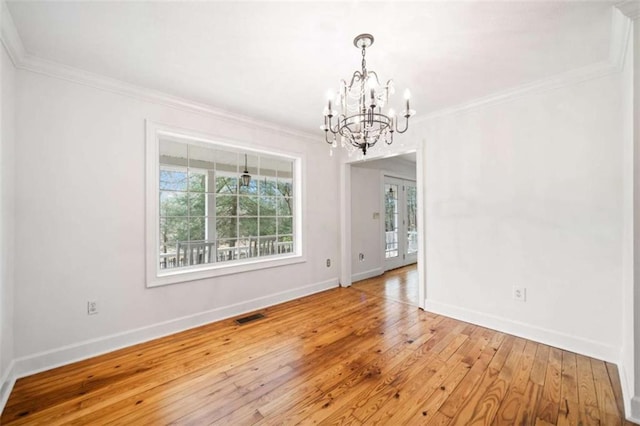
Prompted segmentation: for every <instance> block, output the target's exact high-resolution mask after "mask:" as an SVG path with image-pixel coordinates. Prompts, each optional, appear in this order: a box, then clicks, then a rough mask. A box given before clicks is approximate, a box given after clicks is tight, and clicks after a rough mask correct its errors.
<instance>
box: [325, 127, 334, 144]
mask: <svg viewBox="0 0 640 426" xmlns="http://www.w3.org/2000/svg"><path fill="white" fill-rule="evenodd" d="M324 140H325V142H327V143H328V144H329V145H333V142H334V141H335V140H336V137H335V136H334V137H333V140H331V139H329V130H325V131H324Z"/></svg>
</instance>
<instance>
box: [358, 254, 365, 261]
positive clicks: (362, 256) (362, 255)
mask: <svg viewBox="0 0 640 426" xmlns="http://www.w3.org/2000/svg"><path fill="white" fill-rule="evenodd" d="M358 258H359V259H360V262H364V253H360V256H358Z"/></svg>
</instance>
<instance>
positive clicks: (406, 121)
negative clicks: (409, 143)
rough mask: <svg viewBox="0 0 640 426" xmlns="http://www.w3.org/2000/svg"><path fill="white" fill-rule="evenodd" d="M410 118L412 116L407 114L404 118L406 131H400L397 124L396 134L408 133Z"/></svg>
mask: <svg viewBox="0 0 640 426" xmlns="http://www.w3.org/2000/svg"><path fill="white" fill-rule="evenodd" d="M409 117H411V116H410V115H408V114H405V116H404V119H405V126H404V129H403V130H400V129H399V128H398V125H397V123H396V132H398V133H404V132H406V131H407V130H408V129H409Z"/></svg>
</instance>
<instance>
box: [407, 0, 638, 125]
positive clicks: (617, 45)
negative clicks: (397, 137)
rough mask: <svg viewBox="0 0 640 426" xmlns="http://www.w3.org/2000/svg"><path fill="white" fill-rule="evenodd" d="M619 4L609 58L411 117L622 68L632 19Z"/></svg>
mask: <svg viewBox="0 0 640 426" xmlns="http://www.w3.org/2000/svg"><path fill="white" fill-rule="evenodd" d="M623 3H625V4H627V3H634V4H640V2H638V1H627V2H623ZM619 7H620V5H619V4H618V5H616V6H613V7H612V9H613V10H612V14H611V15H612V16H611V33H610V43H609V58H608V59H607V60H606V61H601V62H596V63H593V64H590V65H587V66H584V67H581V68H575V69H572V70H569V71H566V72H563V73H560V74H556V75H554V76H551V77H548V78H544V79H541V80H537V81H533V82H530V83H526V84H523V85H520V86H517V87H513V88H511V89H507V90H504V91H500V92H497V93H493V94H491V95H488V96H484V97H480V98H476V99H472V100H470V101H468V102H464V103H462V104H458V105H454V106H452V107H450V108H445V109H441V110H438V111H434V112H432V113H430V114H426V115H424V116H422V117H420V118H418V119H414V120H413V121H414V123H415V124H419V123H423V122H426V121H429V120H431V119H433V118H436V117H444V116H448V115H454V114H459V113H463V112H466V111H470V110H473V109H476V108H480V107H485V106H489V105H494V104H499V103H501V102H506V101H510V100H513V99H517V98H520V97H522V96H525V95H527V94H531V93H539V92H543V91H546V90H552V89H558V88H561V87H565V86H569V85H573V84H577V83H582V82H584V81H587V80H591V79H596V78H600V77H605V76H607V75H610V74H615V73H618V72H621V71H622V70H623V68H624V61H625V57H626V52H627V46H628V45H629V37H630V36H631V20H630V19H629V17H628V16H629V15H627V14H626V13H625V12H624V11H621V10H619Z"/></svg>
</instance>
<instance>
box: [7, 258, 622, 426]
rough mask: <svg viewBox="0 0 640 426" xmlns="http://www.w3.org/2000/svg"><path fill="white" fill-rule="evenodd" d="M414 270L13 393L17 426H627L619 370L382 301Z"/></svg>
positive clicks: (102, 359) (140, 349) (86, 365)
mask: <svg viewBox="0 0 640 426" xmlns="http://www.w3.org/2000/svg"><path fill="white" fill-rule="evenodd" d="M412 271H413V269H412V268H403V269H402V270H397V271H394V273H393V274H389V275H387V276H386V277H385V276H383V277H379V278H377V279H374V280H367V282H363V283H361V284H362V285H356V286H354V287H351V288H337V289H333V290H329V291H325V292H322V293H319V294H316V295H312V296H308V297H305V298H302V299H298V300H294V301H291V302H287V303H284V304H281V305H277V306H274V307H272V308H269V309H265V310H263V311H261V312H263V313H264V314H265V315H266V318H264V319H261V320H257V321H255V322H250V323H247V324H244V325H237V324H236V323H235V322H234V321H233V320H225V321H221V322H217V323H213V324H209V325H206V326H203V327H199V328H197V329H192V330H188V331H185V332H182V333H179V334H176V335H173V336H168V337H165V338H162V339H157V340H154V341H151V342H148V343H144V344H140V345H136V346H133V347H129V348H126V349H122V350H119V351H116V352H112V353H109V354H106V355H102V356H99V357H95V358H92V359H90V360H86V361H82V362H78V363H75V364H72V365H68V366H65V367H61V368H56V369H54V370H50V371H47V372H44V373H40V374H37V375H33V376H30V377H26V378H23V379H20V380H18V382H17V383H16V385H15V387H14V389H13V392H12V393H11V396H10V398H9V401H8V403H7V405H6V407H5V409H4V412H3V413H2V417H1V419H0V421H1V423H2V424H3V425H14V424H15V425H18V424H46V425H55V424H91V425H102V424H115V425H132V424H153V425H158V424H168V423H173V424H187V425H201V424H231V425H243V424H260V425H272V424H297V423H302V424H312V423H323V424H333V423H344V424H367V425H369V424H389V425H401V424H420V425H422V424H425V425H426V424H428V425H472V424H486V425H488V424H505V425H513V424H518V425H519V424H526V425H534V424H535V425H549V424H559V425H579V424H584V425H590V424H600V425H622V424H628V423H627V422H625V421H624V420H623V419H624V417H623V407H622V397H621V393H620V384H619V382H618V372H617V369H616V367H615V366H614V365H612V364H608V363H605V362H603V361H599V360H597V359H592V358H588V357H585V356H582V355H577V354H574V353H571V352H567V351H563V350H560V349H557V348H553V347H549V346H546V345H543V344H539V343H536V342H532V341H529V340H525V339H521V338H518V337H514V336H510V335H506V334H503V333H499V332H496V331H493V330H489V329H486V328H482V327H478V326H475V325H472V324H467V323H464V322H460V321H456V320H453V319H450V318H446V317H442V316H438V315H434V314H431V313H428V312H423V311H420V310H418V309H417V308H415V307H413V306H411V305H409V304H407V303H399V302H397V301H395V300H391V299H389V298H387V297H386V293H385V286H384V280H385V279H397V278H398V275H397V274H400V273H402V274H404V276H405V278H404V279H405V281H406V277H407V276H409V275H410V274H412V273H413V272H412Z"/></svg>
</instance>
